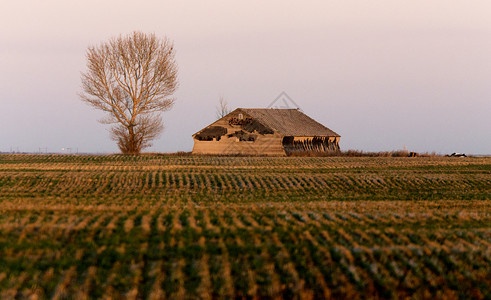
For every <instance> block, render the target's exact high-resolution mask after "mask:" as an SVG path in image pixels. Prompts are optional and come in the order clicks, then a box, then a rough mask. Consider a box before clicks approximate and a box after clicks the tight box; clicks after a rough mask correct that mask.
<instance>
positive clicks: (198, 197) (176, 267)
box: [0, 155, 491, 299]
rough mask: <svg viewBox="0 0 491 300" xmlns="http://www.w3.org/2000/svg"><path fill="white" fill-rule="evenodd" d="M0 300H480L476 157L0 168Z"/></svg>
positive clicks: (482, 259)
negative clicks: (374, 299)
mask: <svg viewBox="0 0 491 300" xmlns="http://www.w3.org/2000/svg"><path fill="white" fill-rule="evenodd" d="M0 212H1V213H0V298H1V299H9V298H30V297H33V296H37V297H38V298H40V299H44V298H57V299H64V298H76V299H79V298H80V299H84V298H85V299H92V298H113V299H114V298H115V299H118V298H132V299H142V298H143V299H146V298H149V299H162V298H170V299H186V298H187V299H195V298H203V299H210V298H222V299H230V298H258V299H263V298H286V299H291V298H298V299H319V298H321V299H322V298H332V299H339V298H349V299H357V298H405V297H413V298H416V299H422V298H426V299H435V298H438V299H443V298H447V299H459V298H462V299H468V298H473V299H490V298H491V287H490V286H491V158H444V157H416V158H390V157H375V158H370V157H322V158H313V157H290V158H273V157H213V156H159V155H144V156H140V157H131V156H120V155H108V156H75V155H72V156H70V155H0Z"/></svg>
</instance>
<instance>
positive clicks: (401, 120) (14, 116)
mask: <svg viewBox="0 0 491 300" xmlns="http://www.w3.org/2000/svg"><path fill="white" fill-rule="evenodd" d="M490 16H491V1H487V0H486V1H448V0H447V1H442V0H438V1H394V0H391V1H389V0H387V1H346V0H343V1H341V0H337V1H230V0H229V1H100V0H99V1H95V0H90V1H61V0H59V1H54V0H51V1H50V0H43V1H39V0H21V1H2V2H0V110H1V112H2V114H1V115H2V118H0V128H1V129H0V151H10V148H11V147H12V148H13V149H14V150H16V149H17V148H18V149H19V150H21V151H37V150H38V149H39V148H40V147H42V148H44V147H47V148H48V151H54V152H60V150H61V148H66V147H70V148H72V149H76V148H78V149H79V151H81V152H116V151H117V147H116V146H115V144H114V142H112V141H111V140H110V139H109V135H108V132H107V130H106V128H107V126H105V125H102V124H100V123H98V122H97V120H98V119H100V118H101V117H102V115H101V113H99V112H97V111H95V110H92V109H91V108H89V107H88V106H86V105H85V104H83V103H81V101H80V100H79V99H78V97H77V92H79V91H80V72H81V71H84V69H85V51H86V49H87V46H89V45H93V44H97V43H100V42H102V41H105V40H107V39H108V38H110V37H113V36H116V35H119V34H127V33H130V32H131V31H134V30H141V31H143V32H153V33H156V34H157V35H161V36H163V35H166V36H167V37H169V38H170V39H172V40H173V41H174V42H175V48H176V51H177V61H178V64H179V70H180V83H181V84H180V88H179V90H178V92H177V93H176V95H175V96H176V98H177V101H176V105H175V107H174V108H173V109H172V110H171V111H169V112H166V113H165V114H164V121H165V124H166V129H165V131H164V133H163V135H162V136H161V137H160V138H159V139H158V140H156V141H155V143H154V147H153V148H152V149H151V150H152V151H162V152H171V151H177V150H184V151H190V150H191V149H192V144H193V141H192V137H191V135H192V134H193V133H194V132H196V131H198V130H199V129H201V128H202V127H204V126H206V125H208V124H209V123H211V122H212V121H214V119H215V106H216V105H217V103H218V98H219V96H220V95H223V96H225V98H226V99H227V100H228V102H229V104H230V106H231V108H236V107H266V106H267V105H268V104H269V103H270V102H271V101H272V100H273V99H274V98H275V97H276V96H277V95H278V94H280V93H281V92H282V91H285V92H287V93H288V94H289V95H290V96H291V97H292V98H293V99H294V100H295V102H296V103H297V104H298V105H299V106H300V107H301V108H302V109H303V111H304V112H305V113H307V114H308V115H310V116H312V117H313V118H314V119H316V120H317V121H319V122H321V123H323V124H325V125H326V126H327V127H329V128H331V129H332V130H334V131H336V132H338V133H339V134H340V135H341V136H342V138H341V147H342V148H343V149H359V150H366V151H378V150H397V149H402V148H403V147H404V145H406V146H407V147H408V149H409V150H413V151H421V152H433V151H435V152H439V153H451V152H455V151H458V152H466V153H474V154H490V153H491V117H490V116H491V17H490Z"/></svg>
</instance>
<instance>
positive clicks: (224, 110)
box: [216, 96, 230, 120]
mask: <svg viewBox="0 0 491 300" xmlns="http://www.w3.org/2000/svg"><path fill="white" fill-rule="evenodd" d="M229 112H230V110H229V108H228V102H227V100H225V98H224V97H223V96H220V100H219V101H218V106H217V112H216V115H217V120H218V119H221V118H223V117H225V116H226V115H228V113H229Z"/></svg>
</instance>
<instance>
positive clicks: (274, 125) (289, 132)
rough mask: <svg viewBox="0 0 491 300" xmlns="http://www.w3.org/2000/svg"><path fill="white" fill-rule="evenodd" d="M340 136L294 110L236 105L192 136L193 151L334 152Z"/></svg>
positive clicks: (205, 152)
mask: <svg viewBox="0 0 491 300" xmlns="http://www.w3.org/2000/svg"><path fill="white" fill-rule="evenodd" d="M340 137H341V136H340V135H339V134H337V133H335V132H334V131H332V130H330V129H329V128H327V127H325V126H324V125H322V124H320V123H318V122H317V121H315V120H313V119H312V118H310V117H309V116H307V115H305V114H304V113H302V112H301V111H300V110H298V109H268V108H237V109H236V110H234V111H233V112H231V113H229V114H228V115H226V116H225V117H223V118H221V119H219V120H217V121H215V122H214V123H212V124H210V125H209V126H207V127H205V128H203V129H202V130H200V131H198V132H197V133H195V134H194V135H193V138H194V147H193V154H241V155H275V156H285V155H287V154H290V153H292V152H296V151H319V152H328V151H337V150H339V139H340Z"/></svg>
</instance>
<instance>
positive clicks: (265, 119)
mask: <svg viewBox="0 0 491 300" xmlns="http://www.w3.org/2000/svg"><path fill="white" fill-rule="evenodd" d="M237 110H241V111H243V112H244V113H246V114H247V115H249V116H251V117H252V118H254V119H256V120H258V121H259V122H260V123H262V124H264V125H266V126H268V127H269V128H271V129H273V130H275V131H277V132H278V133H280V134H283V135H285V136H340V135H339V134H337V133H335V132H334V131H332V130H331V129H329V128H327V127H326V126H324V125H322V124H321V123H319V122H317V121H315V120H314V119H312V118H311V117H309V116H307V115H306V114H304V113H303V112H301V111H300V110H298V109H276V108H238V109H237Z"/></svg>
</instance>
